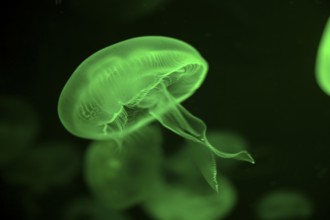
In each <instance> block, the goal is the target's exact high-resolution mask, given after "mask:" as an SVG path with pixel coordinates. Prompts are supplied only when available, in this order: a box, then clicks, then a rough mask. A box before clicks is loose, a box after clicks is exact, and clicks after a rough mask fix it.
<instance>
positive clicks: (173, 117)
mask: <svg viewBox="0 0 330 220" xmlns="http://www.w3.org/2000/svg"><path fill="white" fill-rule="evenodd" d="M163 94H165V95H163V97H161V98H159V100H160V102H159V103H158V104H157V105H156V106H155V107H154V108H151V109H149V113H150V114H151V115H152V116H153V117H154V118H156V119H157V120H158V121H159V122H160V123H161V124H162V125H163V126H164V127H166V128H168V129H169V130H171V131H173V132H174V133H176V134H178V135H180V136H182V137H184V138H186V139H188V140H191V141H195V142H198V143H200V144H202V145H204V146H205V147H207V148H209V149H210V150H211V151H212V152H213V153H214V154H216V155H217V156H220V157H223V158H234V159H238V160H243V161H248V162H251V163H254V160H253V158H252V156H251V155H250V154H249V153H248V152H247V151H240V152H237V153H225V152H222V151H220V150H218V149H217V148H215V147H214V146H213V145H212V144H211V143H209V141H208V139H207V137H206V125H205V123H204V122H203V121H202V120H201V119H199V118H197V117H196V116H194V115H193V114H191V113H190V112H189V111H188V110H187V109H185V108H184V107H183V106H182V105H181V104H179V103H177V102H176V101H175V100H174V97H173V96H171V94H170V93H169V92H167V91H165V92H164V93H163ZM164 106H170V107H169V109H167V110H166V111H165V112H164V111H163V112H162V110H161V109H159V108H162V107H164ZM160 112H161V113H160Z"/></svg>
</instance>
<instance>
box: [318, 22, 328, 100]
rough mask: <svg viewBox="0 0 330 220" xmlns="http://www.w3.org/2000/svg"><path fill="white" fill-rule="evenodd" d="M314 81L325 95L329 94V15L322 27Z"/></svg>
mask: <svg viewBox="0 0 330 220" xmlns="http://www.w3.org/2000/svg"><path fill="white" fill-rule="evenodd" d="M315 71H316V81H317V83H318V85H319V87H320V88H321V89H322V90H323V92H325V93H326V94H327V95H330V17H329V18H328V21H327V23H326V25H325V27H324V30H323V34H322V38H321V41H320V45H319V48H318V52H317V57H316V65H315Z"/></svg>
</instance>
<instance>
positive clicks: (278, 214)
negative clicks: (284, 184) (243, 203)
mask: <svg viewBox="0 0 330 220" xmlns="http://www.w3.org/2000/svg"><path fill="white" fill-rule="evenodd" d="M312 213H313V206H312V204H311V201H310V200H309V199H308V198H307V197H306V196H305V195H304V194H302V193H300V192H297V191H294V190H284V189H281V190H280V189H279V190H276V191H273V192H270V193H268V194H266V195H265V196H263V197H262V198H261V199H260V201H259V202H258V204H257V207H256V215H257V218H258V219H260V220H282V219H310V217H311V215H312Z"/></svg>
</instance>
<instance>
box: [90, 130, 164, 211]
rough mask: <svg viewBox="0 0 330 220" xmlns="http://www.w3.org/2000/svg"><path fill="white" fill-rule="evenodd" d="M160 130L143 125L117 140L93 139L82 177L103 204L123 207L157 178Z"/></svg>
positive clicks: (139, 198)
mask: <svg viewBox="0 0 330 220" xmlns="http://www.w3.org/2000/svg"><path fill="white" fill-rule="evenodd" d="M161 140H162V138H161V133H160V129H159V128H157V127H155V126H145V127H143V128H141V129H139V130H137V131H135V132H133V133H132V134H129V135H127V136H125V137H124V138H123V139H121V140H120V141H116V140H113V139H111V140H106V141H94V142H92V143H91V145H90V146H89V147H88V150H87V153H86V159H85V169H84V170H85V179H86V182H87V184H88V186H89V188H90V189H91V191H92V193H93V195H94V196H95V197H96V198H97V199H98V200H99V201H100V202H101V203H102V204H103V205H104V206H105V207H107V208H110V209H114V210H123V209H126V208H128V207H131V206H133V205H135V204H138V203H139V202H141V201H142V200H144V199H145V198H146V197H147V196H148V195H149V193H150V192H151V191H150V188H151V187H152V185H153V184H154V183H155V182H156V180H157V179H158V176H159V173H160V165H161V159H162V157H161Z"/></svg>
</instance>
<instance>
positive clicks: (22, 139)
mask: <svg viewBox="0 0 330 220" xmlns="http://www.w3.org/2000/svg"><path fill="white" fill-rule="evenodd" d="M0 112H1V114H0V143H1V146H0V167H1V168H5V167H6V166H8V165H9V164H10V163H12V162H15V160H16V159H17V158H18V157H19V156H20V155H22V154H24V153H25V151H27V150H28V148H29V147H30V146H31V145H32V143H33V142H34V141H35V139H36V137H37V135H38V133H39V131H40V123H39V118H38V116H37V114H36V112H35V109H34V108H33V106H31V104H30V103H29V102H26V101H25V100H24V99H22V98H20V97H15V96H4V95H1V96H0Z"/></svg>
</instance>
